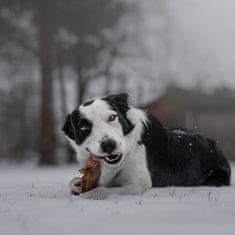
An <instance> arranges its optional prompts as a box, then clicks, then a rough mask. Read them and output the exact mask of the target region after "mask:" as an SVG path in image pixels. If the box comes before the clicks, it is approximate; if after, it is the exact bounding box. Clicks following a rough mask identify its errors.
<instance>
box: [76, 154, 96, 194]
mask: <svg viewBox="0 0 235 235" xmlns="http://www.w3.org/2000/svg"><path fill="white" fill-rule="evenodd" d="M80 173H82V174H83V176H82V181H81V189H82V193H84V192H87V191H89V190H91V189H93V188H96V187H97V185H98V180H99V178H100V174H101V165H100V161H99V159H98V158H97V157H95V156H94V155H91V156H90V157H89V159H88V160H87V162H86V165H85V167H84V168H82V169H81V170H80Z"/></svg>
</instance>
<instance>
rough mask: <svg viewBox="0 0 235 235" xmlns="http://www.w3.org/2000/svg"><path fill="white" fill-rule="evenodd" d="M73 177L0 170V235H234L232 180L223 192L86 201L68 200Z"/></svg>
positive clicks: (176, 191)
mask: <svg viewBox="0 0 235 235" xmlns="http://www.w3.org/2000/svg"><path fill="white" fill-rule="evenodd" d="M233 169H234V170H235V165H234V166H233ZM76 174H77V168H76V167H75V166H74V167H69V168H46V169H32V168H31V169H28V168H27V167H23V168H19V167H18V168H10V169H4V168H1V169H0V234H1V235H13V234H14V235H22V234H25V235H27V234H33V235H54V234H55V235H69V234H77V235H83V234H84V235H90V234H91V235H92V234H102V235H105V234H107V235H115V234H118V235H120V234H134V235H138V234H139V235H143V234H158V235H167V234H174V235H177V234H179V235H184V234H185V235H190V234H200V235H202V234H206V235H209V234H213V235H216V234H219V235H221V234H225V235H229V234H231V235H232V234H233V235H234V234H235V177H233V185H232V186H231V187H225V188H208V187H200V188H177V187H170V188H155V189H152V190H150V191H149V192H146V193H145V194H144V195H139V196H117V195H113V196H111V197H110V198H109V199H107V200H104V201H90V200H86V199H79V198H76V197H71V196H70V195H69V193H68V182H69V181H70V179H71V178H73V177H74V176H76Z"/></svg>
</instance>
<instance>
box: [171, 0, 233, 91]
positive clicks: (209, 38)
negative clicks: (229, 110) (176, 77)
mask: <svg viewBox="0 0 235 235" xmlns="http://www.w3.org/2000/svg"><path fill="white" fill-rule="evenodd" d="M168 7H169V9H170V12H171V15H172V17H173V19H174V26H175V33H176V38H177V40H179V41H181V42H182V44H183V45H184V46H185V47H186V48H188V50H190V53H191V56H193V55H195V56H197V58H198V59H201V60H203V63H202V64H204V65H206V66H207V67H208V70H209V71H208V72H209V74H210V75H212V76H211V77H210V76H208V81H203V83H204V84H205V86H207V87H210V86H211V87H213V86H218V85H226V86H229V87H230V86H232V87H233V88H235V78H234V76H235V25H234V23H235V1H234V0H168ZM183 82H187V81H186V79H185V78H184V81H183ZM190 82H192V81H190Z"/></svg>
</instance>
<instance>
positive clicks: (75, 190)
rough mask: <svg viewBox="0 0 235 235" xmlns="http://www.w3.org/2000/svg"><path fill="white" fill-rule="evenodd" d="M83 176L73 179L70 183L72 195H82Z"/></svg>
mask: <svg viewBox="0 0 235 235" xmlns="http://www.w3.org/2000/svg"><path fill="white" fill-rule="evenodd" d="M81 182H82V180H81V178H80V177H76V178H74V179H72V180H71V181H70V183H69V187H70V193H71V194H72V195H76V196H78V195H80V194H81V192H82V187H81Z"/></svg>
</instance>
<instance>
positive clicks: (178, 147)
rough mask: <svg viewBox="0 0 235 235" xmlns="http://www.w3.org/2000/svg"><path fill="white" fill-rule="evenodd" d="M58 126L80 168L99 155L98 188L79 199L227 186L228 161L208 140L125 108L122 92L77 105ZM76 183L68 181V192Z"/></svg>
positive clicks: (145, 114) (147, 114) (83, 194)
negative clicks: (157, 189)
mask: <svg viewBox="0 0 235 235" xmlns="http://www.w3.org/2000/svg"><path fill="white" fill-rule="evenodd" d="M62 130H63V132H64V134H65V137H66V138H67V140H68V141H69V143H70V144H71V146H72V148H73V149H74V150H75V152H76V155H77V160H78V161H79V163H80V164H81V165H82V166H83V165H84V164H85V162H86V160H87V159H88V157H89V156H90V155H91V154H92V155H95V156H98V157H100V158H101V163H102V164H101V176H100V178H99V182H98V185H99V186H98V187H97V188H95V189H93V190H91V191H88V192H85V193H82V194H81V195H80V197H83V198H89V199H105V198H107V196H109V195H110V194H121V195H134V194H142V193H144V192H145V191H147V190H149V189H150V188H151V187H162V186H200V185H201V186H202V185H204V186H225V185H229V184H230V176H231V169H230V165H229V163H228V161H227V160H226V158H225V157H224V155H223V153H222V151H221V150H220V148H219V147H218V145H217V144H216V142H215V141H214V140H212V139H209V138H206V137H203V136H201V135H199V134H197V133H194V132H192V131H190V130H187V129H174V130H169V129H167V128H164V127H163V126H162V124H161V123H160V122H159V120H158V119H157V118H156V117H154V116H153V115H152V114H150V113H148V112H146V111H144V110H141V109H137V108H134V107H132V106H130V105H129V103H128V95H127V94H114V95H108V96H105V97H101V98H97V99H93V100H89V101H87V102H85V103H83V104H82V105H80V106H79V107H78V108H76V109H75V110H74V111H73V112H72V113H70V114H69V115H68V116H67V118H66V120H65V123H64V126H63V128H62ZM78 181H79V180H78ZM77 183H79V182H77V180H76V179H75V180H73V181H72V183H71V188H73V190H76V185H77Z"/></svg>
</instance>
